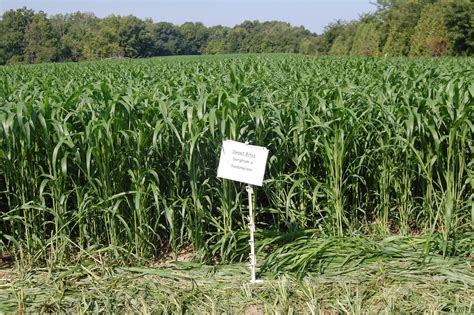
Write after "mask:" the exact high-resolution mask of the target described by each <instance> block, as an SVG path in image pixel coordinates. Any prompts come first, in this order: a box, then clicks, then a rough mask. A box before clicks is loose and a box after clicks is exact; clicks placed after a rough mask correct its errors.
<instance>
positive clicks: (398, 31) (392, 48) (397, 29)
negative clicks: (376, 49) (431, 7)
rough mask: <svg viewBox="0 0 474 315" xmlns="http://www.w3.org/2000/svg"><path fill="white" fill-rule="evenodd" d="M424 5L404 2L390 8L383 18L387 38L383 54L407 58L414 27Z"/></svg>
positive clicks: (419, 2) (417, 2)
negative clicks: (386, 27) (386, 26)
mask: <svg viewBox="0 0 474 315" xmlns="http://www.w3.org/2000/svg"><path fill="white" fill-rule="evenodd" d="M423 6H424V4H423V3H422V2H421V1H416V2H406V3H402V4H399V5H398V6H396V7H394V8H392V9H391V10H390V11H389V12H388V13H387V14H386V16H385V23H386V24H387V25H388V36H387V41H386V42H385V45H384V48H383V53H384V54H387V55H389V56H407V55H408V53H409V52H410V44H411V38H412V36H413V33H414V32H415V27H416V25H417V23H418V20H419V18H420V14H421V11H422V9H423Z"/></svg>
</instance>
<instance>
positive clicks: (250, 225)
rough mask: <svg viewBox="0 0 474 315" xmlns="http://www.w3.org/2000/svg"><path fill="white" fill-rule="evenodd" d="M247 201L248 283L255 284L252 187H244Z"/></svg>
mask: <svg viewBox="0 0 474 315" xmlns="http://www.w3.org/2000/svg"><path fill="white" fill-rule="evenodd" d="M246 189H247V193H248V199H249V229H250V241H249V243H250V275H251V276H250V282H251V283H256V282H257V279H256V275H255V271H256V269H257V257H256V256H255V238H254V232H255V221H254V218H253V187H252V185H247V186H246Z"/></svg>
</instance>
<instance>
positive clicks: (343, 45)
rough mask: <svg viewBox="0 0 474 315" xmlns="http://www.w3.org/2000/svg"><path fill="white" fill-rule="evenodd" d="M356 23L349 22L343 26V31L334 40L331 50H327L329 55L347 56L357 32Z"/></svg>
mask: <svg viewBox="0 0 474 315" xmlns="http://www.w3.org/2000/svg"><path fill="white" fill-rule="evenodd" d="M357 27H358V23H357V22H350V23H347V24H346V25H345V26H344V29H343V30H342V31H341V32H340V34H339V35H338V36H337V37H336V39H335V40H334V42H333V44H332V46H331V49H330V50H329V54H330V55H349V54H350V53H351V50H352V44H353V41H354V37H355V35H356V32H357Z"/></svg>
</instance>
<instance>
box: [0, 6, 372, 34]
mask: <svg viewBox="0 0 474 315" xmlns="http://www.w3.org/2000/svg"><path fill="white" fill-rule="evenodd" d="M0 6H1V10H2V13H3V12H4V11H6V10H9V9H17V8H21V7H23V6H26V7H28V8H30V9H33V10H35V11H39V10H42V11H44V12H46V13H48V14H57V13H71V12H76V11H81V12H93V13H94V14H95V15H96V16H98V17H105V16H107V15H110V14H116V15H129V14H131V15H135V16H137V17H140V18H152V19H153V21H155V22H160V21H166V22H172V23H174V24H182V23H184V22H187V21H191V22H203V23H204V24H205V25H206V26H212V25H217V24H221V25H226V26H234V25H236V24H239V23H241V22H242V21H244V20H260V21H270V20H278V21H285V22H289V23H291V24H292V25H294V26H300V25H303V26H304V27H306V28H307V29H309V30H311V31H313V32H316V33H321V31H322V30H323V28H324V26H326V25H327V24H328V23H330V22H334V21H336V20H337V19H342V20H353V19H356V18H358V17H359V15H361V14H363V13H367V12H369V11H374V8H375V6H374V5H372V4H370V1H369V0H313V1H311V0H293V1H291V0H274V1H271V0H220V1H218V0H174V1H173V0H155V1H153V0H137V1H131V0H129V1H127V0H102V1H101V0H0Z"/></svg>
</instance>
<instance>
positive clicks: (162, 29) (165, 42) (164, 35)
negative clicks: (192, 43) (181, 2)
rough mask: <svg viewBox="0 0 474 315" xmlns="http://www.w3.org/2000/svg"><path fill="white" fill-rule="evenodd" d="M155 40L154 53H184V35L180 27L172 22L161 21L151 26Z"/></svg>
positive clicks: (157, 54)
mask: <svg viewBox="0 0 474 315" xmlns="http://www.w3.org/2000/svg"><path fill="white" fill-rule="evenodd" d="M149 32H150V36H151V39H152V42H153V55H155V56H167V55H181V54H182V53H183V42H184V38H183V35H182V34H181V33H180V32H179V29H178V27H176V26H175V25H173V24H171V23H167V22H160V23H156V24H152V25H151V26H149Z"/></svg>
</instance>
